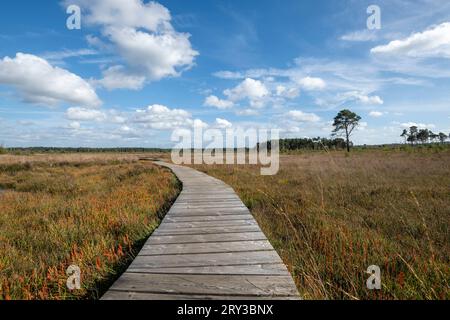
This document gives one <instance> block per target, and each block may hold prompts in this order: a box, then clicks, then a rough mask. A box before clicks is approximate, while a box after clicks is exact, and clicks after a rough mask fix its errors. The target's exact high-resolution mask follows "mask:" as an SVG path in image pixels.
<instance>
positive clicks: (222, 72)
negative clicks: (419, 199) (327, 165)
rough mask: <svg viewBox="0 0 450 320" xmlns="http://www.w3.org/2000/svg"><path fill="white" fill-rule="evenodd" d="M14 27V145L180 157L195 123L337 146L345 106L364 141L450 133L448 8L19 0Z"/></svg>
mask: <svg viewBox="0 0 450 320" xmlns="http://www.w3.org/2000/svg"><path fill="white" fill-rule="evenodd" d="M71 4H75V5H78V6H79V7H80V8H81V10H82V12H81V24H82V25H81V29H80V30H69V29H68V28H67V27H66V19H67V18H68V17H69V15H68V14H66V8H67V6H68V5H71ZM372 4H375V5H378V6H379V8H380V10H381V29H379V30H368V28H367V26H366V20H367V18H368V17H369V14H367V12H366V10H367V7H368V6H369V5H372ZM0 27H1V28H0V44H1V45H0V143H2V144H4V145H6V146H74V147H75V146H92V147H94V146H99V147H113V146H144V147H170V146H172V143H171V142H170V136H171V134H172V133H173V132H174V131H177V130H186V129H192V128H193V127H195V126H201V127H204V128H218V129H225V128H243V129H247V128H278V129H281V133H282V135H283V136H286V137H314V136H324V137H328V136H329V135H330V133H331V123H330V121H331V120H332V119H333V117H334V115H335V114H336V113H337V112H338V111H339V110H341V109H343V108H349V109H351V110H353V111H355V112H356V113H358V114H359V115H360V116H361V117H362V123H361V127H360V128H359V130H358V131H357V132H355V134H354V137H353V140H354V142H356V143H358V144H364V143H367V144H375V143H393V142H400V141H402V139H401V138H400V137H399V135H400V133H401V131H402V130H403V128H406V127H408V126H411V125H418V126H419V127H427V128H429V129H431V130H433V131H435V132H439V131H442V132H445V133H446V134H448V133H449V132H450V108H449V106H450V90H449V85H450V68H449V67H450V3H449V2H448V1H446V0H421V1H403V0H391V1H318V0H315V1H298V0H297V1H282V2H280V1H274V0H272V1H268V0H263V1H260V0H259V1H256V0H246V1H216V0H215V1H200V0H184V1H181V0H178V1H176V0H171V1H160V2H148V1H144V2H142V1H139V0H130V1H124V0H123V1H120V0H110V1H106V0H93V1H88V0H68V1H60V2H58V1H40V2H37V1H20V0H18V1H9V2H8V3H3V4H2V10H1V11H0Z"/></svg>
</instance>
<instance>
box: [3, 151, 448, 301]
mask: <svg viewBox="0 0 450 320" xmlns="http://www.w3.org/2000/svg"><path fill="white" fill-rule="evenodd" d="M150 156H151V157H163V158H165V159H166V160H168V159H169V154H152V155H150ZM137 159H138V155H137V154H52V155H48V154H38V155H32V156H15V155H2V156H0V290H1V291H0V299H83V298H98V297H99V295H100V294H101V293H102V291H103V290H104V289H106V288H107V286H108V285H110V284H111V282H112V281H113V280H114V278H115V277H116V276H117V275H118V274H119V273H120V272H121V271H123V270H124V268H125V267H126V266H127V264H128V263H129V262H130V261H131V259H132V258H133V256H134V255H135V254H136V253H137V249H138V248H139V247H140V245H141V244H142V243H143V240H144V239H145V238H146V237H148V235H150V234H151V233H152V231H153V230H154V228H155V227H156V226H157V225H158V224H159V221H160V214H159V213H161V212H164V211H165V210H166V209H167V207H168V206H169V205H170V203H171V201H172V200H173V199H174V198H175V197H176V195H177V194H178V192H179V188H180V186H179V185H178V182H177V180H176V179H175V178H174V177H173V175H172V174H170V173H169V172H168V171H167V170H163V169H161V168H159V167H157V166H154V165H152V164H151V163H148V162H138V161H137ZM195 167H196V168H197V169H199V170H201V171H203V172H206V173H208V174H210V175H212V176H215V177H218V178H220V179H222V180H224V181H225V182H226V183H228V184H230V185H231V186H232V187H233V188H234V189H235V190H236V192H237V193H238V194H239V196H240V197H241V199H242V200H243V201H244V203H245V204H246V205H247V206H248V207H249V208H250V210H251V211H252V213H253V215H254V216H255V218H256V219H257V221H258V223H259V224H260V226H261V228H262V229H263V231H264V233H265V234H266V235H267V236H268V238H269V240H270V241H271V242H272V244H273V245H274V247H275V249H276V250H277V251H278V253H279V254H280V255H281V257H282V258H283V260H284V261H285V263H286V264H287V265H288V267H289V269H290V271H291V272H292V274H293V276H294V279H295V281H296V284H297V286H298V288H299V291H300V293H301V295H302V296H303V297H304V298H305V299H449V298H450V293H449V292H450V290H449V279H450V270H449V262H450V245H449V244H450V233H449V228H448V227H449V221H450V150H449V149H445V148H444V149H426V148H422V149H419V148H407V149H405V150H403V151H399V150H397V151H396V150H370V149H368V150H363V149H361V150H355V152H353V153H351V154H350V155H346V154H345V153H344V152H331V153H326V152H304V153H298V154H292V155H282V156H281V166H280V172H279V173H278V174H277V175H275V176H261V175H260V170H259V167H258V166H230V165H220V166H219V165H216V166H204V165H203V166H195ZM71 264H75V265H78V266H79V267H80V268H81V270H82V290H81V291H76V292H69V291H68V290H67V289H66V279H67V275H66V268H67V267H68V266H69V265H71ZM370 265H378V266H380V268H381V280H382V290H375V291H371V290H368V289H367V288H366V279H367V278H368V276H369V275H368V274H366V273H365V271H366V269H367V267H368V266H370Z"/></svg>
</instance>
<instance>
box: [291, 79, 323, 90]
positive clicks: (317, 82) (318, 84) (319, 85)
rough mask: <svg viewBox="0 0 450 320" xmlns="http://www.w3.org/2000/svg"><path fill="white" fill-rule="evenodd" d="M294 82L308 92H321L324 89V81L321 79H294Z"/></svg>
mask: <svg viewBox="0 0 450 320" xmlns="http://www.w3.org/2000/svg"><path fill="white" fill-rule="evenodd" d="M294 81H295V82H297V83H298V84H299V85H300V86H301V88H303V89H305V90H308V91H313V90H322V89H324V88H325V87H326V83H325V81H324V80H322V79H321V78H314V77H305V78H299V79H296V78H295V77H294Z"/></svg>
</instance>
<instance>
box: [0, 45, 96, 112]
mask: <svg viewBox="0 0 450 320" xmlns="http://www.w3.org/2000/svg"><path fill="white" fill-rule="evenodd" d="M0 83H3V84H6V85H11V86H13V87H14V88H16V89H17V91H18V92H19V94H20V95H21V97H22V98H23V99H24V100H25V101H27V102H30V103H35V104H43V105H47V106H56V105H58V104H60V103H63V102H65V103H69V104H75V105H82V106H84V107H99V106H100V105H101V101H100V99H99V98H98V96H97V94H96V93H95V90H94V89H93V88H92V87H91V85H90V84H89V83H87V82H86V81H85V80H83V79H82V78H81V77H79V76H77V75H76V74H73V73H71V72H69V71H67V70H65V69H62V68H59V67H53V66H52V65H50V64H49V63H48V62H47V61H46V60H45V59H42V58H40V57H37V56H35V55H31V54H24V53H17V54H16V57H15V58H10V57H5V58H3V59H2V60H0Z"/></svg>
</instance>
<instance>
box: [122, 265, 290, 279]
mask: <svg viewBox="0 0 450 320" xmlns="http://www.w3.org/2000/svg"><path fill="white" fill-rule="evenodd" d="M127 272H132V273H162V274H167V273H177V274H245V275H282V276H284V275H286V266H285V265H284V264H282V263H273V264H272V263H265V264H238V265H233V266H206V267H205V266H199V267H170V268H168V267H164V268H133V267H130V268H128V270H127Z"/></svg>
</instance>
